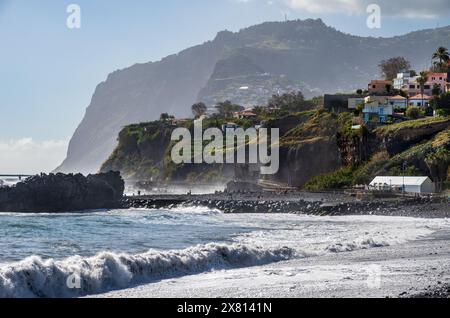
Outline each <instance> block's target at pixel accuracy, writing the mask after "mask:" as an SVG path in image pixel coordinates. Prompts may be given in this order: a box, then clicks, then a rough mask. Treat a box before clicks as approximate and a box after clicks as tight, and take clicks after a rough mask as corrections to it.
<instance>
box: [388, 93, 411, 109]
mask: <svg viewBox="0 0 450 318" xmlns="http://www.w3.org/2000/svg"><path fill="white" fill-rule="evenodd" d="M387 102H388V104H389V105H392V107H394V109H397V108H400V109H406V108H408V99H407V98H406V97H403V96H400V95H397V96H393V97H389V98H388V100H387Z"/></svg>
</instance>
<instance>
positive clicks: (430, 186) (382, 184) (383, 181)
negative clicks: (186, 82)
mask: <svg viewBox="0 0 450 318" xmlns="http://www.w3.org/2000/svg"><path fill="white" fill-rule="evenodd" d="M403 187H404V190H405V192H409V193H424V194H428V193H434V192H435V191H436V188H435V185H434V183H433V181H431V179H430V178H428V177H376V178H375V179H373V181H372V182H371V183H370V188H371V189H374V190H380V191H385V190H399V191H403Z"/></svg>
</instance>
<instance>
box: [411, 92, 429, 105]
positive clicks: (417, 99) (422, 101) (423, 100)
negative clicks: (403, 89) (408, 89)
mask: <svg viewBox="0 0 450 318" xmlns="http://www.w3.org/2000/svg"><path fill="white" fill-rule="evenodd" d="M432 99H433V97H431V96H428V95H425V94H424V95H422V94H418V95H415V96H412V97H410V98H409V106H417V107H429V106H430V101H431V100H432Z"/></svg>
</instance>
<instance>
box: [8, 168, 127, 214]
mask: <svg viewBox="0 0 450 318" xmlns="http://www.w3.org/2000/svg"><path fill="white" fill-rule="evenodd" d="M124 189H125V183H124V181H123V179H122V177H121V176H120V173H118V172H108V173H101V174H96V175H89V176H87V177H85V176H83V175H81V174H61V173H58V174H49V175H47V174H41V175H37V176H34V177H31V178H28V179H26V180H25V181H23V182H19V183H18V184H16V185H15V186H13V187H7V188H1V189H0V212H72V211H83V210H96V209H113V208H119V207H120V205H121V203H120V202H121V199H122V197H123V192H124Z"/></svg>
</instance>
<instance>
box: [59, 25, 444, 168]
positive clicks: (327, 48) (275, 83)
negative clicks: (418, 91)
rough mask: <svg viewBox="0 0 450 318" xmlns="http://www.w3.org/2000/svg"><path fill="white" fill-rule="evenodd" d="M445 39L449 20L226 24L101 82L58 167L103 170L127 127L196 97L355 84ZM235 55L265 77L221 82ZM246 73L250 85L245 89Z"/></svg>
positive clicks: (422, 58) (253, 98)
mask: <svg viewBox="0 0 450 318" xmlns="http://www.w3.org/2000/svg"><path fill="white" fill-rule="evenodd" d="M419 44H420V45H419ZM442 45H444V46H445V45H447V46H450V26H449V27H442V28H439V29H427V30H421V31H415V32H410V33H407V34H406V35H403V36H396V37H392V38H374V37H360V36H355V35H348V34H345V33H343V32H341V31H338V30H336V29H334V28H332V27H330V26H327V25H326V24H325V23H324V22H323V21H322V20H320V19H318V20H314V19H307V20H294V21H287V22H265V23H262V24H259V25H255V26H251V27H248V28H244V29H241V30H239V31H238V32H231V31H221V32H219V33H218V34H217V35H216V37H215V38H214V39H213V40H211V41H206V42H204V43H203V44H200V45H196V46H193V47H190V48H187V49H185V50H182V51H180V52H179V53H177V54H172V55H169V56H167V57H165V58H162V59H161V60H159V61H154V62H148V63H137V64H134V65H132V66H130V67H127V68H124V69H122V70H116V71H114V72H112V73H111V74H109V75H108V77H107V79H106V80H105V81H103V82H101V83H100V84H99V85H98V86H97V88H96V90H95V93H94V95H93V97H92V100H91V103H90V105H89V107H88V108H87V110H86V114H85V116H84V118H83V120H82V122H81V123H80V125H79V126H78V128H77V130H76V131H75V133H74V136H73V137H72V139H71V142H70V145H69V149H68V155H67V158H66V160H64V162H63V163H62V165H61V166H60V167H58V168H57V169H56V171H61V172H82V173H91V172H97V171H98V169H99V168H100V166H101V165H102V163H103V162H104V161H105V160H106V159H107V158H108V157H109V155H110V154H111V153H112V151H113V149H114V148H115V146H116V144H117V135H118V133H119V132H120V130H121V129H122V127H124V126H126V125H129V124H132V123H139V122H145V121H151V120H154V119H157V118H158V117H159V115H160V114H161V113H163V112H168V113H171V114H174V115H176V116H179V117H187V116H190V115H191V114H190V105H192V104H193V103H195V102H197V101H204V100H206V101H207V102H208V103H209V104H213V103H215V102H218V101H223V100H225V99H230V100H232V101H233V102H235V103H242V104H245V105H250V104H252V103H261V102H262V101H264V100H265V99H266V98H268V97H269V96H270V95H271V94H273V93H277V92H280V91H281V92H283V90H302V91H303V93H304V94H305V95H306V96H309V97H310V96H313V95H319V94H322V93H324V92H330V93H331V92H345V91H352V90H354V89H357V88H361V87H364V86H365V85H366V82H368V80H370V79H372V78H374V77H376V76H377V75H378V68H377V64H378V62H379V61H381V60H382V59H384V58H388V57H392V56H398V55H403V56H405V57H406V58H408V59H410V60H411V62H412V64H413V65H418V66H422V65H423V63H426V61H428V60H429V56H431V53H432V52H433V51H434V50H435V49H436V47H437V46H442ZM236 55H238V56H241V57H242V60H248V61H250V62H251V63H252V65H253V67H254V68H253V69H255V70H256V69H258V70H261V72H263V71H264V72H265V74H267V75H266V77H260V76H255V74H244V79H242V80H241V81H236V80H231V81H224V82H220V81H219V80H220V78H217V77H216V75H215V74H220V72H217V71H218V68H219V67H221V66H223V65H224V64H225V65H228V66H227V67H225V69H224V70H222V71H223V72H226V73H227V74H229V75H230V76H231V77H233V75H236V74H238V73H239V72H241V73H242V67H239V64H238V63H235V62H234V61H233V58H234V57H235V56H236ZM250 62H249V63H250ZM227 63H228V64H227ZM223 72H222V73H223ZM261 75H262V74H261ZM245 76H248V77H245ZM246 81H250V83H247V84H249V85H247V86H249V87H250V89H249V90H245V91H243V90H239V88H240V87H242V86H245V84H246ZM252 84H254V85H252Z"/></svg>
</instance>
